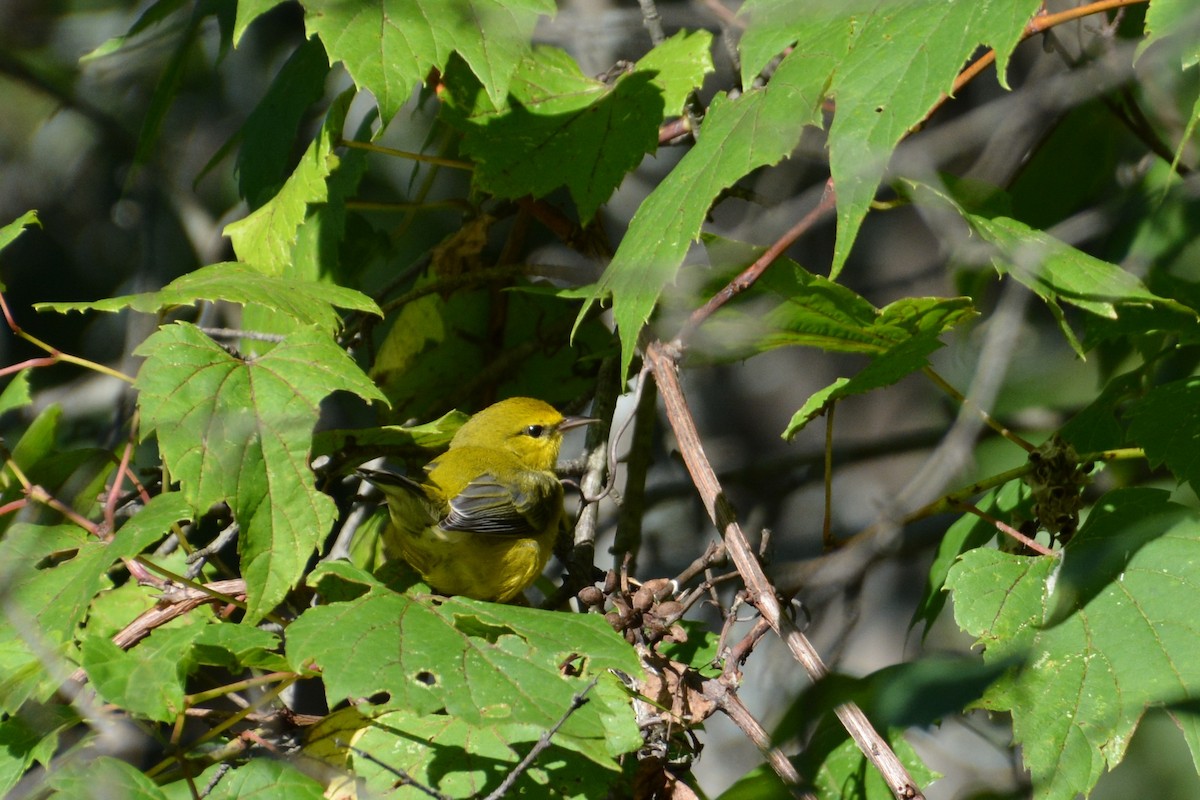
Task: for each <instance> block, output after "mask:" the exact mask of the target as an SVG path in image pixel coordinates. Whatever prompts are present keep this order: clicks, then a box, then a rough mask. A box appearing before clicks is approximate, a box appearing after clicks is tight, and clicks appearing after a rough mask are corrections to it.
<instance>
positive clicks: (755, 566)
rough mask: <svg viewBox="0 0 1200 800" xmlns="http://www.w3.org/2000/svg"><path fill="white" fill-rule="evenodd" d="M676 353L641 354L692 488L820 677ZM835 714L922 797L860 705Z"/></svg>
mask: <svg viewBox="0 0 1200 800" xmlns="http://www.w3.org/2000/svg"><path fill="white" fill-rule="evenodd" d="M679 355H680V353H679V351H678V350H677V349H672V348H668V347H667V346H666V345H664V344H663V343H662V342H659V341H654V342H652V343H651V344H650V345H649V346H648V347H647V348H646V356H645V357H646V360H647V362H648V363H649V364H650V368H651V369H652V370H653V371H654V377H655V380H656V381H657V382H658V387H659V391H660V392H661V393H662V396H663V404H664V406H665V407H666V412H667V419H668V420H669V421H670V423H671V428H672V429H673V430H674V432H675V438H676V440H677V441H678V443H679V450H680V453H681V454H682V455H683V460H684V463H685V464H686V465H687V469H688V472H689V473H690V474H691V476H692V480H693V482H695V484H696V489H697V491H698V492H699V493H700V498H701V500H702V501H703V503H704V507H705V509H706V510H707V511H708V514H709V517H710V518H711V519H712V520H713V522H714V523H716V525H717V528H718V529H719V530H720V531H721V535H722V537H723V538H724V540H725V547H726V549H727V550H728V552H729V556H730V558H731V559H733V563H734V565H735V566H736V567H737V570H738V572H739V573H740V574H741V576H742V579H743V581H744V582H745V584H746V592H747V597H748V598H749V600H750V602H751V603H753V604H754V606H755V607H756V608H757V609H758V612H759V613H760V614H762V616H763V618H764V619H766V620H767V622H768V623H769V624H770V625H771V628H772V629H773V630H774V631H775V632H776V633H777V634H778V635H779V637H780V638H781V639H783V641H784V644H786V645H787V647H788V649H789V650H791V652H792V655H793V656H794V657H795V659H796V660H797V661H798V662H799V663H800V665H801V666H802V667H803V668H804V671H805V672H806V673H807V674H808V675H809V677H810V678H812V679H813V680H818V679H820V678H822V677H824V676H825V675H827V674H828V672H829V670H828V668H827V667H826V666H825V663H824V662H823V661H822V660H821V657H820V655H819V654H818V653H817V651H816V648H814V647H813V645H812V643H811V642H810V641H809V640H808V637H807V636H805V635H804V633H803V632H802V631H801V630H800V629H799V628H798V627H796V623H795V621H794V620H792V618H791V616H790V615H788V614H786V613H784V611H783V609H782V608H781V606H780V602H779V598H778V597H777V595H776V592H775V589H774V587H773V586H772V585H771V582H770V581H769V580H768V579H767V576H766V574H765V573H764V572H763V570H762V566H761V565H760V564H759V563H758V559H756V558H755V556H754V552H753V551H752V550H751V548H750V543H749V542H748V541H747V539H746V535H745V534H744V533H743V532H742V529H741V527H740V526H739V525H738V522H737V519H736V518H735V517H734V514H733V509H732V507H731V506H730V505H729V502H728V500H726V499H725V495H724V494H723V492H722V490H721V485H720V483H718V482H717V477H716V474H715V473H714V472H713V469H712V465H711V464H710V463H709V461H708V456H707V455H705V453H704V448H703V446H702V444H701V442H700V434H699V433H698V432H697V430H696V425H695V422H694V420H693V419H692V415H691V411H690V410H689V409H688V407H687V401H686V400H685V398H684V395H683V387H682V386H681V385H680V383H679V376H678V374H677V372H676V359H677V357H678V356H679ZM835 713H836V714H837V716H838V719H840V720H841V722H842V725H844V726H845V728H846V730H847V731H848V732H849V733H850V736H851V738H853V739H854V742H855V744H857V745H858V748H859V749H860V750H861V751H862V753H863V754H864V755H865V756H866V757H867V758H868V759H869V760H870V761H871V763H872V764H874V765H875V768H876V769H878V770H879V772H880V774H881V775H882V776H883V778H884V780H885V781H887V784H888V787H889V788H890V789H891V791H892V794H893V795H895V796H896V797H897V798H899V799H900V800H916V798H923V797H924V795H923V794H922V793H921V789H920V788H919V787H918V786H917V784H916V781H914V780H913V779H912V776H910V775H909V774H908V770H906V769H905V768H904V765H903V764H902V763H901V762H900V759H899V758H897V757H896V754H895V753H894V752H893V751H892V749H891V747H890V746H889V745H888V743H887V740H886V739H884V738H883V737H882V736H880V735H879V733H878V732H877V731H876V730H875V729H874V728H873V727H872V726H871V723H870V721H869V720H868V719H867V717H866V714H864V713H863V711H862V709H860V708H859V707H858V706H857V705H855V704H853V703H846V704H843V705H840V706H838V707H837V708H836V709H835Z"/></svg>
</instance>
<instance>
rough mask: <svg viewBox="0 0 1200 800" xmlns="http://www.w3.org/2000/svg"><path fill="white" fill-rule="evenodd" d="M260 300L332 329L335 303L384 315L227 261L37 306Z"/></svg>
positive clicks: (99, 307)
mask: <svg viewBox="0 0 1200 800" xmlns="http://www.w3.org/2000/svg"><path fill="white" fill-rule="evenodd" d="M217 300H224V301H226V302H230V303H241V304H243V305H246V304H257V305H261V306H264V307H266V308H270V309H273V310H275V311H278V312H280V313H282V314H285V315H287V316H288V317H291V318H292V319H294V320H296V321H297V322H298V323H299V324H301V325H316V326H318V327H320V328H321V329H322V330H325V331H329V332H332V331H334V330H335V329H336V328H337V327H338V326H339V324H340V322H341V320H340V318H339V317H338V314H337V312H336V311H334V308H335V307H337V308H348V309H352V310H354V311H361V312H363V313H366V314H374V315H376V316H380V317H381V316H383V312H382V311H380V309H379V306H378V305H376V304H375V301H374V300H372V299H371V298H369V297H367V296H366V295H365V294H363V293H361V292H358V291H355V290H354V289H347V288H345V287H342V286H334V285H332V284H329V283H322V282H318V281H305V280H299V279H295V278H287V277H282V276H278V275H268V274H264V273H262V272H261V271H259V270H257V269H253V268H251V267H248V266H246V265H245V264H240V263H237V262H228V263H221V264H210V265H208V266H207V267H201V268H200V269H198V270H195V271H194V272H189V273H187V274H186V275H182V276H180V277H178V278H176V279H175V280H173V281H171V283H169V284H167V285H166V286H165V287H163V288H162V289H160V290H158V291H157V292H144V293H142V294H132V295H125V296H123V297H109V298H105V299H103V300H96V301H93V302H80V303H38V304H36V305H35V306H34V307H35V308H37V309H38V310H39V311H43V310H44V311H58V312H63V313H65V312H69V311H109V312H113V311H121V310H122V309H126V308H131V309H133V310H134V311H141V312H143V313H146V314H158V313H160V312H163V311H169V310H171V309H173V308H177V307H179V306H189V305H193V304H195V303H199V302H202V301H210V302H213V301H217Z"/></svg>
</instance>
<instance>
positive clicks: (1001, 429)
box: [921, 366, 1037, 453]
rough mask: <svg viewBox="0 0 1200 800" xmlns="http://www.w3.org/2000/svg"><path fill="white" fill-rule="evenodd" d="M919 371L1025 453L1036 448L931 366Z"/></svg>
mask: <svg viewBox="0 0 1200 800" xmlns="http://www.w3.org/2000/svg"><path fill="white" fill-rule="evenodd" d="M921 371H922V372H923V373H924V374H925V377H927V378H929V380H931V381H933V383H934V385H935V386H937V387H938V388H939V389H941V390H942V391H943V392H945V393H946V394H947V395H949V396H950V397H951V398H952V399H953V400H954V401H955V402H957V403H959V404H960V405H963V406H970V407H972V408H974V409H975V413H977V414H978V415H979V416H980V418H981V419H982V420H983V421H984V423H986V424H987V426H988V427H989V428H991V429H992V430H994V431H995V432H996V433H998V434H1000V435H1001V436H1003V437H1004V438H1005V439H1008V440H1009V441H1010V442H1012V443H1013V444H1015V445H1016V446H1017V447H1020V448H1021V449H1022V450H1024V451H1025V452H1026V453H1032V452H1033V451H1034V450H1036V449H1037V448H1036V447H1035V446H1034V445H1032V444H1031V443H1029V442H1027V441H1025V439H1023V438H1021V437H1020V436H1019V435H1017V434H1016V433H1013V432H1012V431H1011V430H1009V429H1008V428H1007V427H1005V426H1004V425H1003V424H1002V423H1000V422H999V421H998V420H997V419H995V418H994V417H993V416H992V415H991V414H989V413H988V412H986V411H984V410H983V408H982V407H981V406H979V405H978V404H976V403H975V402H973V401H972V400H971V399H970V398H968V397H967V396H965V395H964V394H963V393H962V392H960V391H959V390H958V389H955V388H954V387H953V386H951V385H950V383H949V382H948V381H947V380H946V379H945V378H943V377H942V376H941V375H939V374H938V373H937V370H935V369H934V368H933V367H930V366H925V367H922V369H921Z"/></svg>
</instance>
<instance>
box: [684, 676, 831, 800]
mask: <svg viewBox="0 0 1200 800" xmlns="http://www.w3.org/2000/svg"><path fill="white" fill-rule="evenodd" d="M704 696H705V698H707V699H708V700H711V701H712V702H713V703H714V704H715V705H716V706H717V708H719V709H721V711H723V712H724V713H725V716H727V717H729V719H730V721H732V722H733V724H734V725H737V727H738V729H739V730H740V731H741V732H742V733H744V734H745V735H746V738H747V739H749V740H750V741H751V742H752V743H753V744H754V746H755V747H757V748H758V749H759V751H760V752H761V753H762V754H763V756H764V757H765V758H766V759H767V763H768V764H770V765H771V769H773V770H775V774H776V775H778V776H779V777H780V778H781V779H782V780H783V782H784V783H785V784H787V786H788V789H789V791H790V792H791V794H792V796H793V797H796V798H799V800H816V797H817V796H816V795H815V794H813V793H812V792H811V791H808V790H806V789H802V788H800V784H801V783H802V781H801V779H800V773H798V772H796V767H795V766H793V765H792V762H791V760H789V759H788V757H787V756H786V755H785V754H784V753H783V751H782V750H780V749H779V748H778V747H773V746H772V745H771V735H770V734H769V733H767V730H766V728H764V727H763V726H762V723H760V722H759V721H758V720H757V719H755V718H754V715H753V714H751V713H750V710H749V709H748V708H746V706H745V705H744V704H743V703H742V700H741V698H740V697H738V693H737V690H736V689H734V688H733V687H731V686H729V685H728V684H727V683H726V682H725V681H723V680H719V679H710V680H706V681H705V682H704Z"/></svg>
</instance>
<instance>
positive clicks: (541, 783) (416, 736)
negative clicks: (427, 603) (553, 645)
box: [350, 687, 628, 800]
mask: <svg viewBox="0 0 1200 800" xmlns="http://www.w3.org/2000/svg"><path fill="white" fill-rule="evenodd" d="M597 688H599V687H597ZM588 701H589V703H593V702H596V689H593V690H592V693H590V694H589V695H588ZM626 703H628V699H626ZM564 713H565V711H564ZM542 733H543V731H539V730H538V728H537V726H535V725H496V726H487V727H483V728H480V727H478V726H475V725H471V724H470V723H468V722H465V721H463V720H461V719H458V718H456V717H454V716H447V715H445V714H431V715H425V716H422V715H418V714H415V713H413V712H412V711H410V710H408V709H395V710H389V711H385V712H382V713H378V714H372V715H371V719H370V721H369V723H368V725H367V726H366V727H365V729H364V730H363V731H362V734H361V736H359V737H357V738H355V740H354V746H355V748H356V750H357V751H358V752H357V753H352V754H351V756H350V761H351V763H353V765H354V771H355V774H356V775H358V776H359V777H361V778H362V779H363V780H364V781H365V782H366V785H367V788H368V789H372V790H374V791H376V792H378V793H380V794H383V793H388V792H389V790H390V788H391V787H392V786H393V785H394V784H395V782H396V776H395V774H393V773H392V772H390V771H389V768H391V769H402V770H404V772H405V773H407V774H409V775H411V776H412V777H413V779H415V780H417V781H419V782H421V783H423V784H424V785H427V786H436V787H437V790H438V791H439V792H441V793H442V794H443V795H445V796H448V797H454V798H470V797H483V796H485V795H487V794H488V793H489V792H492V791H495V790H496V789H497V788H498V787H499V785H500V783H501V781H503V780H504V778H505V777H506V775H507V774H508V773H510V772H511V771H512V770H513V768H514V767H515V766H516V764H517V762H518V761H520V759H521V758H522V756H524V755H525V754H526V753H527V752H528V751H529V750H530V748H532V747H533V744H534V743H535V742H536V741H537V739H538V738H539V737H540V736H541V735H542ZM559 738H560V736H555V737H554V739H552V740H551V744H550V746H549V747H548V748H547V749H546V750H545V752H544V753H543V754H541V755H540V756H539V757H538V758H537V759H536V760H535V761H534V762H533V766H532V767H531V768H530V769H529V770H528V771H527V772H525V773H523V774H522V775H521V776H520V778H519V779H518V780H517V782H516V783H515V784H514V786H513V788H512V791H511V794H512V796H518V797H538V798H548V799H549V798H563V800H566V798H578V800H587V799H588V798H595V797H597V796H603V794H604V792H605V791H606V789H607V788H608V786H609V785H610V784H611V783H612V782H613V781H615V780H617V779H618V778H619V777H620V772H619V771H618V770H617V769H616V765H615V764H614V763H612V762H611V761H610V762H609V763H608V764H607V765H602V764H598V763H596V762H595V761H591V760H583V759H580V758H578V757H577V756H575V755H574V754H573V753H571V752H570V751H569V750H567V749H566V748H564V747H563V746H562V745H561V744H560V743H559ZM363 752H365V753H369V754H370V755H371V756H373V758H372V759H368V758H365V757H363V756H362V755H361V753H363ZM413 796H414V797H415V796H416V795H415V794H414V795H413Z"/></svg>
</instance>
